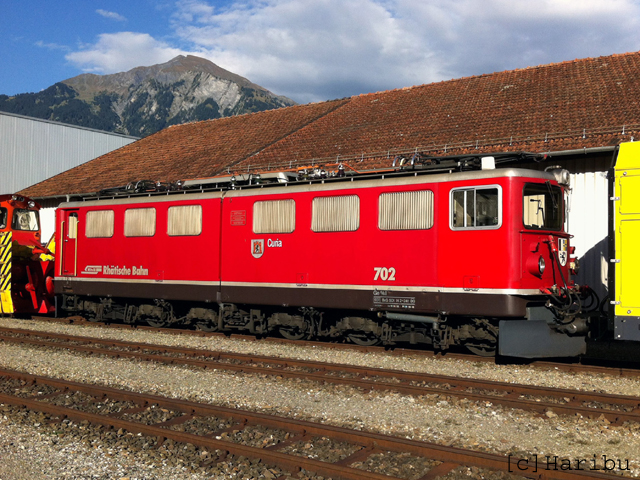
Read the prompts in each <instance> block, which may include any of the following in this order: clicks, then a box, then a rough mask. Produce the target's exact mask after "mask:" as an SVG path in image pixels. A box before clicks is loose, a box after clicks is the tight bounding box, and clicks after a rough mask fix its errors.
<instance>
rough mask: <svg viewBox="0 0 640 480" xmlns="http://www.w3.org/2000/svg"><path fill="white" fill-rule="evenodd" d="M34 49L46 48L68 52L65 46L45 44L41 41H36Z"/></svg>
mask: <svg viewBox="0 0 640 480" xmlns="http://www.w3.org/2000/svg"><path fill="white" fill-rule="evenodd" d="M35 45H36V47H41V48H46V49H48V50H64V51H69V50H70V48H69V47H68V46H66V45H60V44H58V43H45V42H43V41H42V40H38V41H37V42H36V43H35Z"/></svg>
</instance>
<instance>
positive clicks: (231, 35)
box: [0, 0, 640, 103]
mask: <svg viewBox="0 0 640 480" xmlns="http://www.w3.org/2000/svg"><path fill="white" fill-rule="evenodd" d="M0 11H1V13H2V17H1V19H0V22H1V23H0V24H1V25H2V28H1V29H0V64H1V65H2V69H1V70H0V94H7V95H14V94H16V93H24V92H35V91H39V90H42V89H44V88H47V87H49V86H50V85H53V84H54V83H56V82H58V81H62V80H65V79H67V78H70V77H73V76H76V75H79V74H81V73H98V74H108V73H116V72H121V71H126V70H129V69H131V68H134V67H136V66H141V65H153V64H157V63H163V62H166V61H168V60H170V59H172V58H173V57H175V56H176V55H180V54H185V55H186V54H192V55H198V56H202V57H205V58H207V59H209V60H211V61H213V62H214V63H216V64H218V65H219V66H221V67H223V68H226V69H227V70H230V71H232V72H234V73H237V74H239V75H242V76H244V77H246V78H248V79H249V80H251V81H252V82H254V83H257V84H259V85H262V86H264V87H266V88H268V89H270V90H271V91H272V92H274V93H276V94H279V95H285V96H288V97H290V98H292V99H294V100H296V101H298V102H302V103H304V102H309V101H322V100H328V99H333V98H342V97H347V96H351V95H357V94H360V93H368V92H374V91H380V90H388V89H392V88H402V87H406V86H411V85H419V84H424V83H431V82H435V81H440V80H448V79H451V78H459V77H462V76H469V75H480V74H483V73H491V72H494V71H501V70H511V69H515V68H524V67H527V66H534V65H541V64H546V63H553V62H561V61H565V60H573V59H575V58H585V57H597V56H602V55H610V54H613V53H624V52H630V51H637V50H640V28H639V27H640V0H422V1H420V0H244V1H234V0H227V1H203V0H158V1H151V0H129V1H122V0H109V1H108V2H107V1H99V0H90V1H87V0H83V1H80V0H58V1H56V2H52V1H50V0H21V1H20V0H2V9H1V10H0Z"/></svg>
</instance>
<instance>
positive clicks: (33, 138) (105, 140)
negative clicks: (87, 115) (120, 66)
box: [0, 112, 136, 194]
mask: <svg viewBox="0 0 640 480" xmlns="http://www.w3.org/2000/svg"><path fill="white" fill-rule="evenodd" d="M135 140H136V138H135V137H129V136H125V135H117V134H113V133H109V132H100V131H98V130H91V129H86V128H81V127H75V126H73V125H65V124H62V123H57V122H49V121H46V120H39V119H35V118H29V117H23V116H20V115H13V114H9V113H5V112H0V194H9V193H15V192H17V191H19V190H22V189H23V188H26V187H28V186H30V185H33V184H35V183H38V182H41V181H42V180H45V179H47V178H49V177H52V176H54V175H57V174H58V173H61V172H64V171H65V170H69V169H70V168H73V167H76V166H78V165H80V164H82V163H85V162H87V161H89V160H92V159H94V158H96V157H99V156H100V155H104V154H105V153H108V152H110V151H112V150H116V149H118V148H120V147H123V146H125V145H128V144H129V143H131V142H134V141H135Z"/></svg>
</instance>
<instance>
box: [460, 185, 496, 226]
mask: <svg viewBox="0 0 640 480" xmlns="http://www.w3.org/2000/svg"><path fill="white" fill-rule="evenodd" d="M500 225H502V189H501V188H500V187H499V186H490V187H474V188H463V189H456V190H452V191H451V228H453V229H492V228H500Z"/></svg>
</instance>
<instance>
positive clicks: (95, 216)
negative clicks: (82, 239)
mask: <svg viewBox="0 0 640 480" xmlns="http://www.w3.org/2000/svg"><path fill="white" fill-rule="evenodd" d="M113 224H114V213H113V210H95V211H92V212H87V217H86V226H85V227H84V235H85V236H86V237H87V238H111V237H113Z"/></svg>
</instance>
